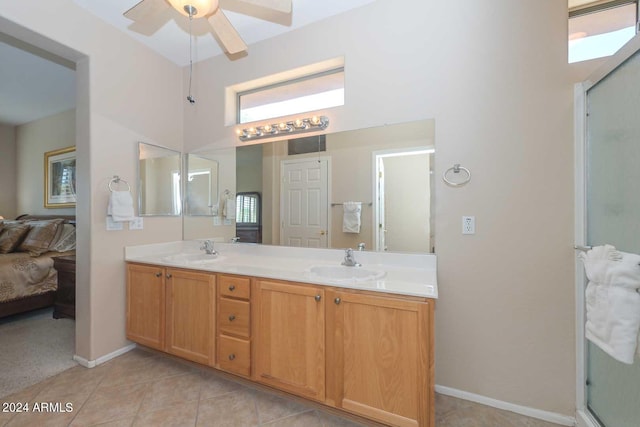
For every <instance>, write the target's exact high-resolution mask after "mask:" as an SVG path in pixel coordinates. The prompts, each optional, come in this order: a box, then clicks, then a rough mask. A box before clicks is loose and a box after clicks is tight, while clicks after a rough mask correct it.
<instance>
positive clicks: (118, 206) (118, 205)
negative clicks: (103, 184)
mask: <svg viewBox="0 0 640 427" xmlns="http://www.w3.org/2000/svg"><path fill="white" fill-rule="evenodd" d="M107 215H111V216H112V218H113V220H114V221H116V222H125V221H132V220H133V219H135V213H134V211H133V198H132V197H131V193H130V192H128V191H112V192H111V195H110V196H109V206H108V207H107Z"/></svg>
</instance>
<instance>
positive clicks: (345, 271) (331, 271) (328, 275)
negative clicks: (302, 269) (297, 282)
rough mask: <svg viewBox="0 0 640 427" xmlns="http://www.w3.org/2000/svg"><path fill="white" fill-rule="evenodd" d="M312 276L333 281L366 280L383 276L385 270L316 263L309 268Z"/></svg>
mask: <svg viewBox="0 0 640 427" xmlns="http://www.w3.org/2000/svg"><path fill="white" fill-rule="evenodd" d="M309 273H310V274H311V276H313V277H317V278H319V279H325V280H330V281H334V282H366V281H369V280H377V279H380V278H382V277H384V275H385V272H384V271H380V270H370V269H367V268H362V267H346V266H344V265H316V266H313V267H311V268H310V269H309Z"/></svg>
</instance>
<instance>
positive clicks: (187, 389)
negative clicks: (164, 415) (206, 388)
mask: <svg viewBox="0 0 640 427" xmlns="http://www.w3.org/2000/svg"><path fill="white" fill-rule="evenodd" d="M202 383H203V381H202V378H201V377H200V376H199V375H197V374H183V375H174V376H172V377H167V378H163V379H161V380H158V381H156V382H154V383H153V384H151V385H150V386H149V389H148V390H147V393H146V395H145V397H144V401H143V402H142V406H141V407H140V412H141V413H144V412H151V411H154V410H158V409H161V408H163V407H166V406H170V405H176V404H179V403H184V402H189V401H192V400H195V401H197V400H198V399H199V398H200V388H201V387H202Z"/></svg>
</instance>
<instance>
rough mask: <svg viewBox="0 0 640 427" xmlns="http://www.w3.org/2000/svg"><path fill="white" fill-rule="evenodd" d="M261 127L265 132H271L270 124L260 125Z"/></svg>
mask: <svg viewBox="0 0 640 427" xmlns="http://www.w3.org/2000/svg"><path fill="white" fill-rule="evenodd" d="M262 129H263V130H264V131H265V132H267V133H271V131H272V130H273V128H272V127H271V125H264V126H263V127H262Z"/></svg>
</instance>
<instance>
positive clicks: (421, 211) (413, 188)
mask: <svg viewBox="0 0 640 427" xmlns="http://www.w3.org/2000/svg"><path fill="white" fill-rule="evenodd" d="M432 153H433V149H429V148H425V147H420V148H410V149H400V150H385V151H383V152H376V153H374V156H375V165H376V168H375V169H376V170H375V180H376V186H375V189H376V193H377V194H376V200H377V203H376V227H375V230H376V231H375V232H376V239H375V241H376V250H378V251H391V252H429V251H430V249H431V237H430V236H431V225H430V221H429V218H430V211H431V201H430V194H431V191H430V187H431V182H430V169H431V166H430V156H431V155H432ZM425 212H426V213H427V214H426V215H425Z"/></svg>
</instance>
